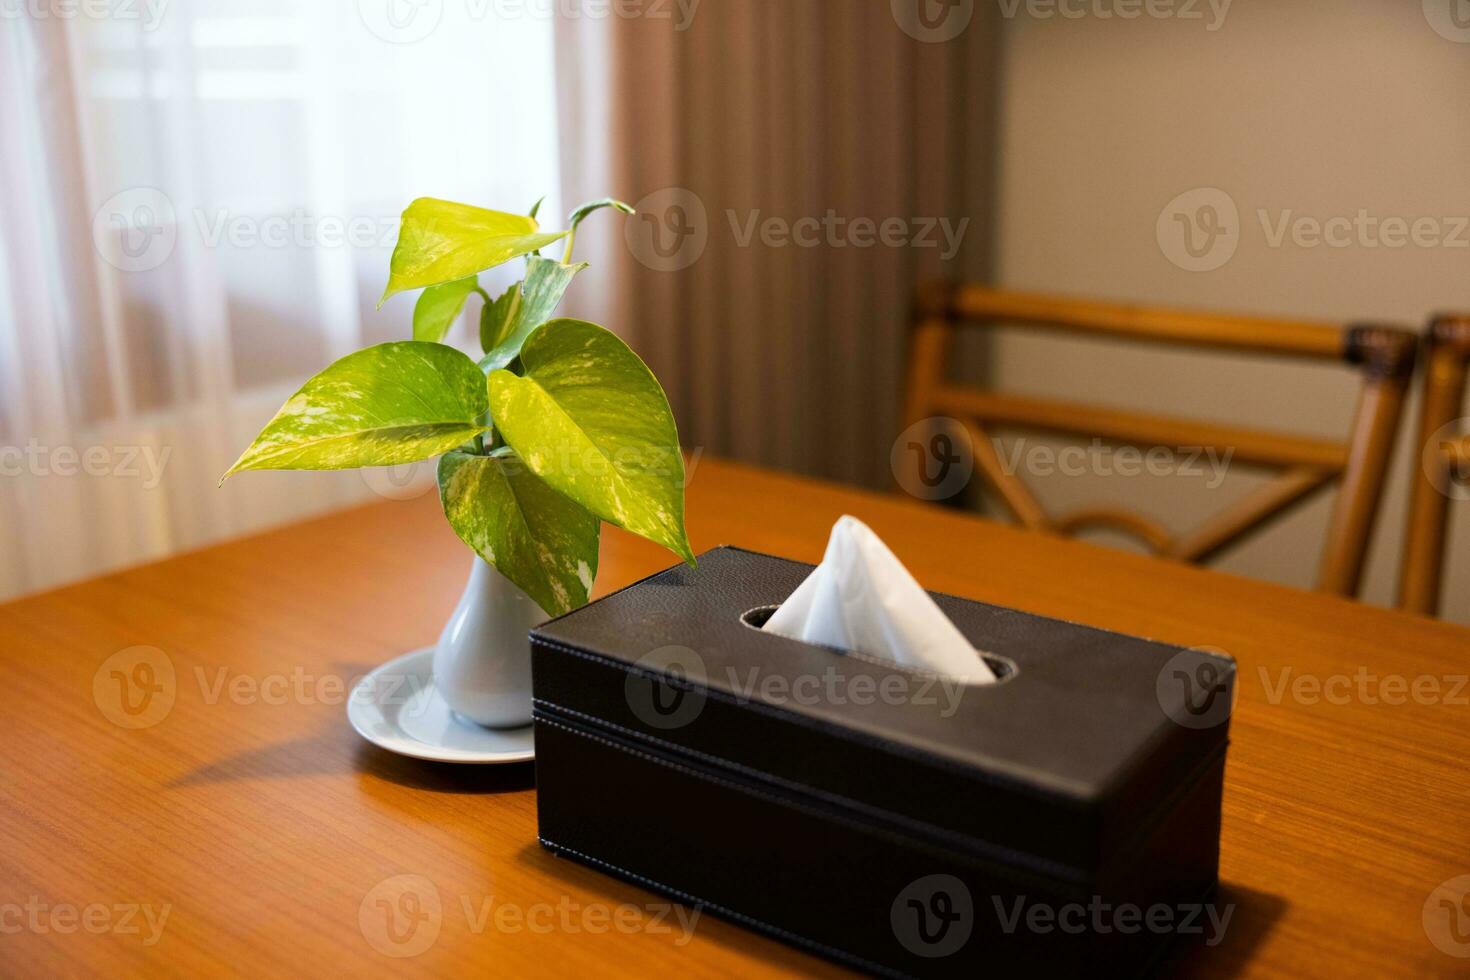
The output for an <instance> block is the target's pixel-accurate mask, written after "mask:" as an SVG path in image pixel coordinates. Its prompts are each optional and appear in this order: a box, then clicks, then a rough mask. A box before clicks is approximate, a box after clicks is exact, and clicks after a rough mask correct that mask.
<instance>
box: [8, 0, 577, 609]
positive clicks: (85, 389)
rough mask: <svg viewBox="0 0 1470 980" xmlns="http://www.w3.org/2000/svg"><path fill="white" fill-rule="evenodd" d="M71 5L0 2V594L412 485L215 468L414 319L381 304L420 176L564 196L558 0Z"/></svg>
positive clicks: (505, 193) (523, 204)
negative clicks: (101, 13) (233, 475)
mask: <svg viewBox="0 0 1470 980" xmlns="http://www.w3.org/2000/svg"><path fill="white" fill-rule="evenodd" d="M80 7H81V8H82V9H80V10H78V9H77V8H70V7H67V6H66V5H60V4H57V5H51V6H49V7H48V6H47V5H44V4H42V5H26V6H25V7H24V8H19V7H18V8H17V10H16V11H15V13H11V12H7V13H6V15H5V16H4V17H0V595H9V594H15V593H17V592H23V591H29V590H33V589H37V588H42V587H45V586H47V585H51V584H54V583H57V582H61V581H65V580H67V579H70V578H75V577H78V576H82V575H86V574H91V573H94V572H96V571H99V570H102V569H105V568H110V567H115V566H118V565H123V564H128V563H133V562H137V561H142V560H146V559H148V558H152V557H156V556H159V555H162V554H166V553H168V552H172V551H176V550H179V549H181V548H186V547H192V546H196V545H198V544H202V543H204V542H206V541H209V540H212V539H217V538H220V537H224V536H227V535H231V534H237V533H240V532H243V531H246V530H249V529H252V528H256V527H260V526H263V525H266V524H271V523H278V522H280V521H283V520H287V519H289V518H293V517H298V516H300V515H303V514H306V513H310V512H314V511H319V510H323V509H327V508H330V507H334V506H340V505H343V504H345V503H350V502H353V501H356V500H361V499H376V497H377V495H380V494H381V495H388V496H402V495H411V494H414V493H417V492H422V491H423V490H424V489H425V488H426V487H427V486H428V485H429V482H428V478H429V477H430V474H429V473H428V472H427V467H420V468H418V469H417V470H412V471H410V470H408V469H406V468H405V469H400V470H399V471H397V472H392V473H372V474H365V475H364V474H356V473H332V474H297V473H287V474H274V473H271V474H251V475H249V476H248V478H241V479H237V480H232V481H231V482H230V483H229V484H227V485H226V486H225V487H224V488H223V489H216V486H215V484H216V482H217V480H218V478H219V475H220V474H221V473H222V472H223V471H224V470H225V468H226V467H227V466H228V465H229V463H230V462H232V461H233V459H234V457H235V456H236V455H237V454H238V452H239V451H240V449H241V448H242V447H243V446H244V445H245V444H246V443H247V442H248V441H249V439H250V437H251V436H252V435H253V434H254V432H255V430H256V429H258V427H259V426H260V425H261V424H263V423H264V422H265V420H266V419H267V418H269V416H270V414H271V413H272V412H273V411H274V410H275V408H277V407H278V406H279V405H280V403H281V402H282V401H283V400H284V399H285V398H286V397H287V396H288V395H289V394H290V393H291V391H293V390H294V389H295V387H297V386H298V385H299V384H300V383H301V381H302V380H304V379H305V378H306V377H307V376H309V375H310V374H311V373H313V372H315V371H316V370H319V369H320V368H321V367H324V366H325V365H326V364H327V363H328V362H329V361H330V360H331V359H334V358H336V357H340V356H342V355H343V354H345V353H347V352H349V351H351V350H353V349H355V348H357V347H360V346H363V345H366V344H370V343H377V342H381V341H385V340H393V339H401V338H403V337H406V336H407V332H408V325H409V318H410V314H411V310H412V304H413V298H412V297H411V296H407V297H398V298H395V299H394V300H391V301H389V303H388V304H387V305H385V307H384V308H383V309H382V310H380V311H379V310H375V309H374V304H375V303H376V300H377V297H378V295H379V294H380V293H381V290H382V285H383V282H384V279H385V277H386V275H387V264H388V256H389V254H390V251H391V245H392V241H393V238H394V235H395V232H396V223H397V215H398V213H399V211H400V210H401V209H402V207H403V206H404V205H405V204H406V203H407V202H408V200H409V199H410V198H412V197H416V196H421V195H428V196H436V197H448V198H454V199H461V200H466V201H471V202H474V203H480V204H485V205H487V206H492V207H501V208H504V209H516V210H519V209H522V208H527V207H529V206H530V205H531V203H532V202H534V201H535V200H536V199H537V198H539V197H541V196H542V195H543V194H549V195H551V196H550V198H549V199H548V201H547V204H546V205H545V210H544V211H543V214H544V215H550V216H555V215H559V214H560V213H562V211H563V210H564V208H563V207H562V206H561V201H560V200H559V199H558V194H557V191H558V188H559V173H558V163H557V140H556V124H555V119H556V116H555V110H556V106H555V89H554V86H553V72H552V24H551V22H550V20H549V18H548V17H547V16H545V15H544V14H541V13H539V12H538V11H537V10H536V9H535V8H534V5H527V6H526V7H525V8H514V9H512V8H509V7H507V8H505V9H506V10H510V11H511V12H512V13H513V14H514V16H513V17H511V18H510V19H506V18H505V16H504V11H503V10H501V9H500V8H499V7H497V5H495V4H462V5H456V4H454V3H437V4H436V3H428V4H413V3H397V4H396V5H395V0H360V2H351V0H347V2H342V0H330V2H327V0H190V2H189V3H187V4H185V3H170V4H163V5H156V4H155V5H146V4H141V3H140V4H128V5H114V6H112V7H111V8H110V9H109V11H108V16H106V17H102V18H97V19H91V18H89V17H88V16H87V15H86V14H87V10H86V8H88V5H86V4H83V5H80ZM68 11H69V12H70V13H68ZM154 11H156V13H155V12H154ZM16 14H19V16H16ZM552 220H555V218H554V217H553V218H552ZM471 312H473V311H471ZM460 336H462V337H463V338H464V341H465V343H466V344H468V343H469V342H470V341H469V331H468V330H463V331H462V332H461V334H460Z"/></svg>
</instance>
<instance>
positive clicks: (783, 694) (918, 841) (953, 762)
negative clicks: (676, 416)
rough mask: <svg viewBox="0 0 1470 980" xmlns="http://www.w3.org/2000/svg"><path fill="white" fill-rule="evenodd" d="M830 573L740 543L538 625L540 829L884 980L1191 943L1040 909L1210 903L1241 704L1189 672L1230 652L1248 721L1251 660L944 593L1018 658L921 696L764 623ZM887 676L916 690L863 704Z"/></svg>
mask: <svg viewBox="0 0 1470 980" xmlns="http://www.w3.org/2000/svg"><path fill="white" fill-rule="evenodd" d="M810 568H811V566H808V565H803V564H800V563H796V562H789V561H785V560H782V559H778V558H772V557H769V556H764V555H758V554H754V553H751V552H746V551H741V550H739V549H733V548H722V549H717V550H716V551H713V552H710V553H707V554H706V555H703V556H701V558H700V564H699V568H698V569H695V570H691V569H688V568H684V567H679V568H674V569H670V570H669V571H667V572H664V573H662V574H660V575H657V576H653V577H651V578H649V579H646V580H644V581H643V582H640V583H638V584H636V585H634V586H630V587H629V588H627V589H624V590H622V591H621V592H618V593H616V594H614V595H612V596H608V597H606V598H605V599H602V600H600V601H599V602H596V603H593V604H592V605H589V606H587V607H585V608H583V609H581V610H578V611H577V612H574V613H571V614H570V615H568V616H565V617H562V618H561V619H558V620H555V621H553V622H551V623H548V624H547V625H545V626H543V627H541V628H539V629H537V630H535V631H534V632H533V633H532V662H533V676H534V685H535V699H536V726H537V727H536V739H537V785H538V808H539V820H540V830H539V832H540V836H541V838H542V841H543V843H544V844H546V846H548V847H550V848H552V849H553V850H555V851H557V852H558V853H561V854H564V855H566V856H568V857H572V858H574V859H576V860H579V861H582V862H584V863H587V864H589V865H591V866H593V867H596V868H600V869H602V870H604V871H606V872H608V873H612V874H616V875H619V876H622V877H625V878H628V879H629V880H633V881H637V882H640V883H642V884H644V885H646V886H648V887H651V888H654V889H656V890H659V891H662V892H665V893H668V894H670V895H673V896H675V897H677V898H679V899H681V900H683V901H688V902H697V903H705V904H707V905H708V908H709V910H710V911H711V912H715V913H717V914H720V915H723V916H726V917H728V918H730V919H731V920H733V921H736V922H739V923H741V924H743V925H746V926H748V927H751V928H755V929H758V930H761V931H763V932H766V933H768V934H770V935H773V936H777V937H779V938H781V939H783V940H785V941H787V942H791V943H793V944H796V945H800V946H803V947H805V948H807V949H809V950H812V951H815V952H817V953H819V954H821V955H824V956H827V957H830V958H832V959H836V960H839V961H842V962H845V963H848V964H850V965H854V966H858V967H860V968H862V969H865V970H868V971H870V972H874V973H883V974H892V975H918V976H933V975H974V974H975V973H976V972H977V971H980V970H988V971H992V972H994V971H1000V972H1001V973H1004V972H1005V971H1006V969H1008V968H1009V969H1014V970H1019V969H1021V968H1023V967H1024V968H1025V969H1026V970H1027V971H1028V972H1031V971H1036V970H1040V969H1045V970H1048V971H1050V972H1051V973H1054V974H1059V975H1081V974H1083V973H1086V974H1087V975H1097V974H1098V973H1099V972H1106V971H1113V972H1116V973H1120V974H1134V973H1137V972H1138V971H1139V970H1140V969H1142V968H1143V967H1144V966H1145V965H1146V964H1147V963H1149V962H1151V961H1152V960H1153V959H1155V958H1156V957H1157V956H1159V955H1160V954H1161V952H1162V950H1163V949H1164V948H1165V947H1166V945H1167V943H1168V942H1169V941H1170V939H1171V934H1169V933H1162V934H1161V933H1159V932H1156V931H1151V930H1147V929H1146V930H1142V931H1141V932H1135V933H1133V934H1123V933H1121V932H1119V931H1118V930H1110V931H1109V932H1107V933H1102V932H1099V931H1097V930H1092V929H1086V930H1084V931H1082V932H1081V933H1074V932H1071V931H1068V930H1063V929H1059V928H1055V927H1053V928H1051V929H1050V930H1046V931H1041V930H1038V929H1036V928H1033V927H1032V925H1028V923H1034V922H1035V921H1037V919H1036V918H1035V914H1034V913H1033V912H1032V910H1033V909H1038V908H1039V909H1040V910H1042V912H1043V913H1045V914H1050V915H1053V916H1055V915H1056V914H1058V913H1061V914H1062V915H1064V916H1065V915H1066V914H1067V910H1069V909H1074V908H1078V907H1080V908H1088V907H1090V906H1093V905H1098V904H1102V905H1106V906H1108V907H1110V908H1119V907H1122V906H1129V907H1137V908H1138V909H1140V910H1150V909H1153V908H1155V907H1159V908H1163V909H1174V910H1176V912H1175V915H1176V917H1177V918H1176V921H1178V919H1179V918H1182V917H1183V916H1184V915H1185V912H1184V911H1183V910H1184V909H1185V908H1186V907H1189V906H1193V907H1194V909H1195V916H1196V918H1197V917H1198V914H1199V903H1203V902H1205V901H1207V900H1208V897H1209V895H1210V894H1211V892H1212V890H1213V888H1214V886H1215V880H1216V867H1217V862H1218V839H1219V812H1220V789H1221V785H1222V782H1223V773H1224V758H1225V749H1226V744H1227V731H1228V713H1227V714H1226V715H1225V716H1224V718H1223V720H1215V721H1214V722H1213V723H1212V724H1209V725H1202V726H1198V727H1191V726H1190V725H1187V724H1182V723H1180V722H1178V721H1176V720H1175V718H1179V717H1184V718H1188V717H1189V716H1187V715H1186V714H1185V713H1184V711H1185V709H1187V708H1189V707H1190V703H1189V702H1186V701H1183V700H1181V698H1182V695H1178V694H1176V693H1175V689H1174V687H1172V686H1171V684H1172V680H1171V678H1172V677H1173V676H1174V674H1175V673H1177V672H1179V670H1184V671H1185V672H1186V673H1187V672H1188V671H1189V670H1193V669H1197V668H1198V667H1199V666H1200V665H1201V664H1204V665H1207V666H1209V667H1210V669H1211V671H1212V672H1213V675H1214V676H1217V677H1218V678H1220V683H1221V684H1222V685H1223V687H1224V688H1225V690H1224V691H1223V694H1224V697H1223V698H1218V699H1216V698H1212V699H1211V701H1210V703H1211V704H1214V703H1216V702H1218V703H1221V704H1224V705H1225V706H1226V707H1227V710H1228V704H1229V701H1230V694H1231V693H1232V689H1233V688H1232V686H1233V683H1234V666H1233V663H1232V662H1230V661H1229V660H1228V659H1224V658H1217V657H1212V656H1211V655H1208V654H1202V653H1198V652H1195V651H1185V650H1179V649H1177V648H1173V647H1169V646H1166V645H1163V644H1158V643H1153V642H1150V641H1146V640H1139V639H1135V638H1131V637H1126V636H1120V635H1118V634H1114V633H1108V632H1105V631H1100V630H1093V629H1089V628H1087V627H1083V626H1078V625H1075V624H1071V623H1062V622H1059V621H1056V620H1050V619H1045V618H1041V617H1036V616H1030V615H1028V614H1025V613H1020V612H1016V611H1014V610H1007V609H1001V608H998V607H994V606H987V605H985V604H983V603H976V602H969V601H967V600H962V599H957V598H954V597H951V596H942V595H937V596H935V599H936V601H937V602H938V603H939V604H940V606H941V608H942V609H943V610H944V612H945V613H946V615H948V616H949V617H950V618H951V619H952V620H953V621H954V623H955V624H956V626H957V627H958V628H959V629H960V630H961V632H962V633H964V635H965V636H966V637H967V638H968V639H969V640H970V642H971V643H972V644H973V645H974V646H976V647H977V648H981V649H986V650H989V651H993V652H994V654H995V656H996V657H997V658H999V659H1001V660H1002V663H1004V661H1013V662H1014V664H1015V666H1016V670H1015V672H1014V675H1013V676H1012V677H1011V678H1010V679H1009V680H1008V681H1007V682H1006V683H1003V684H995V685H985V686H980V687H966V686H961V687H959V688H956V689H952V690H949V691H947V692H946V690H945V689H944V688H943V687H942V686H941V685H940V684H939V683H938V681H934V682H933V683H932V685H931V689H930V690H929V691H928V694H929V695H930V696H929V697H928V698H921V697H920V696H919V695H920V694H921V693H923V692H921V691H920V690H919V688H918V683H919V682H923V681H926V680H929V679H926V678H923V677H920V676H918V675H914V674H912V673H909V672H905V671H902V670H901V669H899V668H896V667H894V666H893V665H886V664H882V663H877V662H870V661H868V660H866V659H862V658H858V657H853V656H836V655H834V653H833V652H832V651H830V650H827V649H824V648H818V647H813V646H811V645H809V644H804V643H800V642H797V641H794V640H790V639H788V638H785V637H781V636H776V635H773V634H768V633H765V632H763V631H759V630H755V629H752V628H750V627H749V624H747V623H745V622H743V621H742V617H743V616H744V615H745V614H746V613H749V612H752V611H754V610H757V609H760V608H762V607H769V606H772V605H775V604H778V603H780V602H781V601H782V600H783V599H784V598H785V597H786V595H788V594H789V593H790V591H791V590H792V589H793V588H795V586H796V585H797V584H798V583H799V582H800V581H801V580H802V579H803V578H804V577H805V575H806V574H807V573H808V572H809V571H810ZM1181 658H1182V659H1181ZM814 678H815V679H817V680H821V681H824V682H826V683H825V685H824V684H818V685H817V686H816V688H815V690H816V691H817V692H818V693H817V696H816V698H815V699H813V698H809V697H804V696H801V694H800V692H802V691H804V690H805V689H806V688H805V687H804V686H803V684H804V682H806V681H809V680H811V679H814ZM885 683H887V684H889V685H890V689H891V690H898V691H902V692H904V693H905V694H906V697H905V698H903V699H900V700H898V701H891V700H886V699H884V698H883V697H881V696H877V697H873V698H870V699H868V700H867V701H865V702H864V703H858V701H859V700H860V699H857V698H853V697H851V696H850V695H852V694H854V693H855V692H858V691H860V690H861V691H875V692H876V691H881V690H882V689H883V688H882V685H883V684H885ZM905 684H907V685H908V686H907V687H904V685H905ZM833 691H836V692H839V693H840V694H842V695H844V696H843V697H840V698H834V697H833V696H832V692H833ZM950 695H958V696H957V697H956V698H953V699H952V698H951V697H950ZM1018 911H1019V915H1020V918H1017V917H1016V915H1017V913H1018ZM1041 919H1045V915H1042V916H1041ZM1053 921H1055V920H1054V919H1053ZM1191 921H1194V920H1191ZM1200 921H1203V920H1200ZM946 923H948V925H946Z"/></svg>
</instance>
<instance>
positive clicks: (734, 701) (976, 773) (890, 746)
mask: <svg viewBox="0 0 1470 980" xmlns="http://www.w3.org/2000/svg"><path fill="white" fill-rule="evenodd" d="M537 644H540V645H542V646H545V647H549V648H551V649H553V650H557V651H559V652H561V653H565V654H567V655H568V656H572V657H576V658H578V659H579V660H586V661H587V662H588V663H594V664H598V665H600V666H603V667H608V668H611V669H613V670H616V671H619V672H627V673H632V674H637V675H638V676H640V677H647V678H649V679H650V680H656V681H660V682H662V683H665V684H668V685H669V686H670V687H675V688H677V687H679V686H680V685H679V684H678V683H672V682H670V680H669V678H668V677H667V676H665V675H663V674H659V673H655V672H653V671H650V670H646V669H643V668H640V667H638V666H637V665H636V664H631V663H627V662H626V661H622V660H614V659H612V658H610V657H605V656H601V655H598V654H595V653H588V652H587V651H586V650H579V649H577V648H576V647H573V646H568V645H567V644H565V643H562V642H561V641H560V640H553V639H550V638H548V637H544V636H533V637H532V645H533V646H534V645H537ZM683 686H685V687H687V688H688V689H689V690H692V691H698V692H699V693H701V694H704V695H706V696H707V697H711V698H714V699H715V700H716V701H723V702H724V703H726V704H729V705H734V706H735V707H737V708H749V709H751V710H752V711H757V712H759V713H761V714H765V715H768V716H771V717H775V718H780V719H783V720H790V721H792V722H795V723H796V724H799V725H802V726H803V727H806V728H811V729H814V730H816V731H820V732H826V733H828V734H835V735H838V737H840V738H845V740H847V741H853V742H857V743H860V744H868V745H872V746H875V747H877V748H880V749H882V750H884V751H887V752H890V753H892V754H893V755H896V756H898V757H899V758H901V759H905V760H908V761H911V762H919V763H922V764H924V765H928V766H933V767H934V768H937V769H943V770H945V771H946V772H949V773H951V774H953V775H959V776H966V777H968V778H970V779H974V780H975V781H977V782H981V783H985V784H987V785H991V786H1003V787H1005V788H1006V789H1011V790H1015V791H1016V792H1019V793H1021V794H1023V795H1026V796H1029V797H1031V798H1033V799H1041V800H1045V801H1047V802H1049V803H1060V804H1061V805H1063V806H1067V807H1071V808H1074V809H1077V808H1078V807H1077V806H1076V803H1075V801H1074V800H1072V799H1071V798H1069V797H1067V796H1066V795H1064V794H1062V793H1059V792H1056V791H1054V790H1046V789H1036V788H1033V787H1030V786H1027V785H1025V784H1024V783H1021V782H1019V781H1017V780H1014V779H1009V778H998V777H996V776H993V775H991V774H989V773H987V772H985V771H984V770H983V769H976V768H973V767H967V766H963V765H961V764H959V763H957V762H953V761H951V760H949V759H945V758H942V757H940V756H933V755H923V754H922V753H919V752H917V751H915V750H913V749H911V748H909V747H908V746H906V745H903V744H901V743H899V742H895V741H892V740H890V739H884V738H881V737H879V736H876V735H869V734H868V733H866V732H861V731H858V730H856V729H840V728H838V727H837V726H835V725H832V724H830V723H828V722H824V721H818V720H816V719H813V718H810V717H808V716H806V715H803V714H800V713H798V712H794V711H783V710H780V709H778V708H775V707H773V706H771V705H767V704H762V703H761V702H759V701H753V700H741V699H740V698H737V697H735V696H734V695H732V694H728V693H726V692H724V691H721V690H718V689H717V688H713V687H709V686H705V687H698V688H697V687H695V686H694V685H690V684H685V685H683ZM844 732H845V733H847V734H846V735H843V734H840V733H844Z"/></svg>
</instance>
